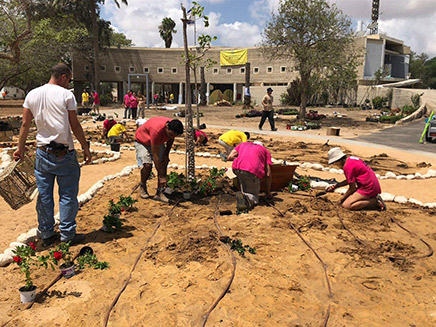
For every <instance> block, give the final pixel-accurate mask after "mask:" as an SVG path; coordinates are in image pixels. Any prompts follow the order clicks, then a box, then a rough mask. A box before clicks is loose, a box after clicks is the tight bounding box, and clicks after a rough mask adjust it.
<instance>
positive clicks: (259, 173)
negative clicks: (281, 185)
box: [227, 142, 272, 211]
mask: <svg viewBox="0 0 436 327" xmlns="http://www.w3.org/2000/svg"><path fill="white" fill-rule="evenodd" d="M227 159H228V160H230V161H232V160H233V164H232V170H233V172H234V173H235V175H236V176H238V180H239V184H240V187H241V191H240V192H237V193H236V207H237V210H238V211H244V210H251V209H253V207H254V206H256V205H257V204H258V203H259V191H260V183H261V181H262V179H263V178H264V177H265V178H266V179H267V189H266V196H267V198H271V182H272V177H271V165H272V161H271V154H270V153H269V151H268V150H267V149H266V148H265V147H264V146H263V145H261V144H260V142H259V143H258V144H255V143H251V142H244V143H241V144H239V145H238V146H237V147H236V148H234V149H233V150H232V152H230V154H229V156H228V158H227Z"/></svg>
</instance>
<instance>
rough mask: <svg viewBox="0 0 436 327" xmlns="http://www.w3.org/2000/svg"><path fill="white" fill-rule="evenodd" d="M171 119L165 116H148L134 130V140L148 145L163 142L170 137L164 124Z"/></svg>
mask: <svg viewBox="0 0 436 327" xmlns="http://www.w3.org/2000/svg"><path fill="white" fill-rule="evenodd" d="M171 120H172V119H170V118H167V117H153V118H150V119H149V120H147V121H146V122H145V123H144V124H142V125H141V126H139V128H138V129H137V130H136V134H135V140H136V141H138V142H139V143H141V144H144V145H149V146H151V145H161V144H164V143H165V142H167V141H168V140H169V139H170V138H169V136H168V135H167V133H166V131H165V126H166V124H167V123H168V122H170V121H171Z"/></svg>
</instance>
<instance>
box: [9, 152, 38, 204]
mask: <svg viewBox="0 0 436 327" xmlns="http://www.w3.org/2000/svg"><path fill="white" fill-rule="evenodd" d="M0 194H1V196H2V197H3V198H4V199H5V201H6V202H7V203H8V204H9V205H10V206H11V208H12V209H14V210H17V209H19V208H21V207H22V206H23V205H25V204H27V203H29V202H32V200H33V199H34V198H35V197H36V195H37V194H38V189H37V188H36V178H35V172H34V163H33V161H32V160H31V159H30V158H29V157H28V156H24V159H22V160H20V161H14V162H12V163H11V164H10V165H9V166H7V167H6V168H5V169H4V170H3V171H2V172H1V173H0Z"/></svg>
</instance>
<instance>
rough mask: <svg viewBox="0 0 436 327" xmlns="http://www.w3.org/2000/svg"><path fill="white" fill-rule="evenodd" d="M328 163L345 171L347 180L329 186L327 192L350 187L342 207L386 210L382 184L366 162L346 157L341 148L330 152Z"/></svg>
mask: <svg viewBox="0 0 436 327" xmlns="http://www.w3.org/2000/svg"><path fill="white" fill-rule="evenodd" d="M328 163H329V165H332V164H335V165H337V166H338V167H340V168H341V169H343V170H344V175H345V178H346V179H345V180H344V181H342V182H340V183H337V184H336V185H331V186H328V187H327V188H326V191H327V192H333V191H334V190H335V189H337V188H338V187H342V186H346V185H349V188H348V190H347V192H345V194H344V196H343V197H342V198H341V201H340V203H341V204H342V207H344V208H345V209H349V210H361V209H365V208H371V207H373V208H377V209H379V210H382V211H383V210H386V205H385V203H384V202H383V199H382V198H381V197H380V193H381V188H380V183H379V181H378V179H377V177H376V175H375V173H374V171H373V170H372V169H371V168H370V167H368V165H367V164H366V163H365V162H363V161H362V160H361V159H359V158H358V157H355V156H348V155H346V154H345V153H344V152H342V150H341V149H340V148H332V149H330V151H329V152H328Z"/></svg>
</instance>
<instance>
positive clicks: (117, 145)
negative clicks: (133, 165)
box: [111, 143, 120, 152]
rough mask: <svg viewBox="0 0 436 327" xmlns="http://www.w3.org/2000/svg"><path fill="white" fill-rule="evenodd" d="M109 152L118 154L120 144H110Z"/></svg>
mask: <svg viewBox="0 0 436 327" xmlns="http://www.w3.org/2000/svg"><path fill="white" fill-rule="evenodd" d="M111 151H115V152H120V143H113V144H111Z"/></svg>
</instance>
